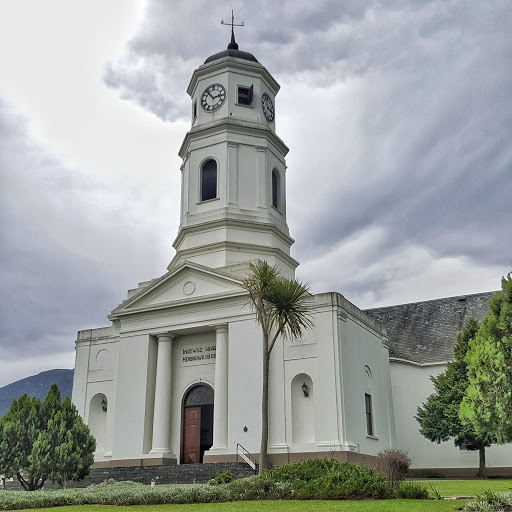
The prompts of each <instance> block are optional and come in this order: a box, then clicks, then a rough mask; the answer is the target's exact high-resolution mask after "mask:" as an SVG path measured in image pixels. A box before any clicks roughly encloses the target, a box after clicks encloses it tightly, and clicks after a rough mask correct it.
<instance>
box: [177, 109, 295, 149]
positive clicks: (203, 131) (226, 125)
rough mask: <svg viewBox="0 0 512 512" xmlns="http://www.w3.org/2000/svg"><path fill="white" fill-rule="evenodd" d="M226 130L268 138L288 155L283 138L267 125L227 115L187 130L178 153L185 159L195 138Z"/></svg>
mask: <svg viewBox="0 0 512 512" xmlns="http://www.w3.org/2000/svg"><path fill="white" fill-rule="evenodd" d="M225 132H227V133H232V134H237V135H247V136H252V137H254V136H257V137H262V138H266V139H268V140H270V142H271V143H272V144H273V145H274V146H275V147H276V148H277V149H278V150H279V151H280V152H281V153H282V154H283V156H286V155H287V153H288V151H289V149H288V146H287V145H286V144H285V143H284V142H283V141H282V140H281V138H280V137H278V136H277V135H276V134H275V133H274V132H273V131H272V130H271V129H270V128H268V127H267V126H265V125H262V124H258V123H251V122H250V121H240V120H237V119H233V118H229V117H226V118H223V119H220V120H218V121H212V122H211V123H208V124H202V125H199V126H194V127H193V128H192V129H191V130H190V131H189V132H187V134H186V135H185V138H184V139H183V143H182V144H181V147H180V150H179V153H178V154H179V156H180V158H182V159H185V157H186V154H187V151H188V148H189V146H190V143H191V142H192V141H193V140H197V139H202V138H206V137H212V136H214V135H218V134H221V133H225Z"/></svg>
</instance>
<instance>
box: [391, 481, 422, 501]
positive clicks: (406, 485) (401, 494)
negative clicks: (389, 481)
mask: <svg viewBox="0 0 512 512" xmlns="http://www.w3.org/2000/svg"><path fill="white" fill-rule="evenodd" d="M393 495H394V496H395V498H397V499H399V500H428V499H429V498H430V496H429V494H428V489H427V487H426V486H425V485H421V484H419V483H417V482H398V483H397V484H395V487H394V488H393Z"/></svg>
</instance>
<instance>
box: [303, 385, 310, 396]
mask: <svg viewBox="0 0 512 512" xmlns="http://www.w3.org/2000/svg"><path fill="white" fill-rule="evenodd" d="M301 388H302V392H303V393H304V396H306V397H307V396H309V391H308V386H307V384H306V383H305V382H304V384H302V386H301Z"/></svg>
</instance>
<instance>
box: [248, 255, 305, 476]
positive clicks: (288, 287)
mask: <svg viewBox="0 0 512 512" xmlns="http://www.w3.org/2000/svg"><path fill="white" fill-rule="evenodd" d="M242 287H243V288H244V289H245V290H247V291H248V292H249V304H251V307H252V308H253V310H254V311H255V313H256V320H257V322H258V323H259V324H260V325H261V330H262V331H263V393H262V397H261V423H262V425H261V446H260V459H259V467H260V469H266V468H268V467H270V464H269V460H268V453H267V448H268V419H269V418H268V378H269V362H270V354H271V353H272V349H273V348H274V345H275V343H276V341H277V338H278V337H279V336H280V335H282V336H284V337H285V338H289V339H291V340H294V339H298V338H300V337H302V334H303V332H304V331H305V330H306V329H308V328H310V327H312V325H313V322H312V320H311V312H310V311H311V307H312V302H311V294H310V292H309V286H308V285H307V284H304V283H302V282H300V281H298V280H297V279H293V280H288V279H285V278H284V277H283V275H282V274H281V272H280V271H279V268H278V267H277V266H276V265H273V266H270V265H269V264H268V263H267V262H266V261H263V262H260V263H259V264H257V265H254V264H252V263H251V264H250V270H249V274H248V276H247V277H246V278H245V279H244V280H243V284H242Z"/></svg>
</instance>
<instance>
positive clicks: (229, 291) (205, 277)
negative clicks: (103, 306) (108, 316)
mask: <svg viewBox="0 0 512 512" xmlns="http://www.w3.org/2000/svg"><path fill="white" fill-rule="evenodd" d="M240 283H241V281H240V280H239V279H238V278H236V277H234V276H233V277H231V276H229V275H226V274H222V273H219V272H217V271H215V270H214V269H209V268H207V267H202V266H200V265H195V264H191V263H185V264H183V265H181V266H180V267H178V268H177V269H174V270H172V271H170V272H168V273H167V274H165V275H163V276H162V277H161V278H159V279H157V280H155V281H153V282H151V283H150V284H149V285H148V286H146V287H145V288H142V289H141V290H140V291H139V292H137V293H136V294H135V295H133V296H132V297H131V298H130V299H128V300H126V301H125V302H123V303H122V304H121V305H120V306H119V307H117V308H116V309H114V311H112V314H116V313H121V312H124V313H128V312H130V311H132V310H133V311H134V310H141V309H142V310H147V309H151V308H152V307H158V306H162V305H180V304H181V303H191V302H200V301H203V300H206V299H213V298H216V297H222V296H229V295H238V294H242V293H243V289H242V288H241V287H240Z"/></svg>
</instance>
